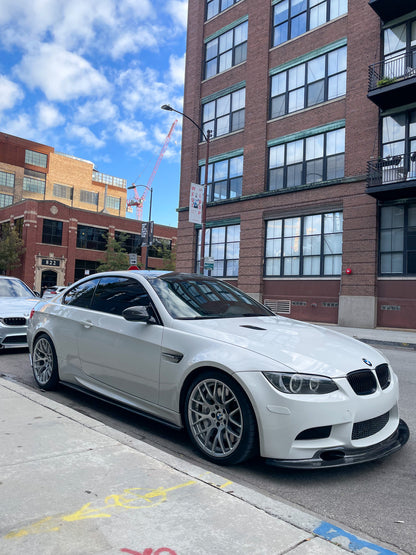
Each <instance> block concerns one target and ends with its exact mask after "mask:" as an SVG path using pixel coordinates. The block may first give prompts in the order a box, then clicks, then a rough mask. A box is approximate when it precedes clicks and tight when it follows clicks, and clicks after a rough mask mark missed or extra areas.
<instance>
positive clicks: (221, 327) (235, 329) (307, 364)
mask: <svg viewBox="0 0 416 555" xmlns="http://www.w3.org/2000/svg"><path fill="white" fill-rule="evenodd" d="M179 327H181V328H182V329H184V328H187V331H189V332H191V333H193V334H196V335H200V336H203V337H207V338H210V339H213V340H216V341H221V342H224V343H228V344H232V345H235V346H238V347H242V348H244V349H248V350H250V351H252V352H255V353H257V354H259V355H261V356H264V357H267V358H270V359H273V360H274V361H276V362H278V363H280V364H283V365H285V366H286V367H288V369H290V370H292V371H295V372H302V373H306V374H318V375H324V376H328V377H332V378H337V377H343V376H345V375H346V373H348V372H351V371H352V370H358V369H361V368H368V367H369V366H368V362H370V363H371V364H372V366H371V367H373V368H374V367H375V366H377V365H378V364H381V363H383V362H384V363H385V362H386V360H385V359H384V357H383V356H382V355H381V353H379V352H378V351H376V350H375V349H373V348H372V347H370V346H369V345H366V344H365V343H362V342H361V341H357V340H356V339H353V338H351V337H348V336H346V335H343V334H341V333H338V332H335V331H332V330H329V329H326V328H323V327H320V326H316V325H312V324H306V323H304V322H299V321H297V320H291V319H289V318H283V317H280V316H276V317H250V318H226V319H209V320H193V321H189V320H187V321H186V323H185V321H184V320H182V321H181V325H180V326H179ZM364 360H366V361H367V363H366V362H364ZM259 362H260V360H259ZM258 370H261V368H258Z"/></svg>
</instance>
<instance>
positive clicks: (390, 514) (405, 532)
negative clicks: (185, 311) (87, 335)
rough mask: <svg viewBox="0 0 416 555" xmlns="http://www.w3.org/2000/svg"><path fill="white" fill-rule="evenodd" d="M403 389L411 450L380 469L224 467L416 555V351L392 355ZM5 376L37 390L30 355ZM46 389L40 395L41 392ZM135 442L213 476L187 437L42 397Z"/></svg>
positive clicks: (106, 409)
mask: <svg viewBox="0 0 416 555" xmlns="http://www.w3.org/2000/svg"><path fill="white" fill-rule="evenodd" d="M383 352H384V354H385V355H386V356H387V357H388V358H389V360H390V362H391V363H392V365H393V367H394V368H395V370H396V372H397V374H398V376H399V380H400V390H401V403H400V409H401V417H402V418H403V419H404V420H405V421H406V422H407V423H408V425H409V427H410V430H411V437H410V440H409V442H408V444H407V445H406V446H405V447H404V448H403V449H402V450H401V451H400V452H398V453H396V454H394V455H392V456H391V457H389V458H387V459H385V460H383V461H377V462H373V463H367V464H362V465H357V466H352V467H343V468H338V469H326V470H314V471H305V470H287V469H279V468H276V467H272V466H269V465H267V464H266V463H265V462H264V461H263V460H261V459H257V460H254V461H250V462H248V463H246V464H243V465H240V466H237V467H231V468H228V467H227V468H224V467H222V468H221V469H220V473H221V475H222V476H224V477H226V478H228V479H229V480H232V481H235V482H238V483H240V484H243V485H246V486H248V487H252V488H254V489H256V490H258V491H260V492H262V493H263V494H265V495H268V496H269V497H271V498H273V499H278V500H279V501H283V502H286V503H288V504H289V505H293V506H295V507H297V508H300V509H302V510H304V511H307V512H309V513H312V514H315V515H317V516H318V517H320V518H322V519H324V520H329V521H331V522H333V523H334V524H337V525H339V526H340V527H342V528H344V529H346V530H348V531H350V532H352V533H355V534H356V535H358V536H360V537H362V538H364V539H369V540H370V541H373V542H374V543H378V544H379V545H383V546H385V547H386V548H388V549H391V550H392V551H396V552H397V553H406V554H409V555H415V554H416V517H415V515H416V439H415V438H416V436H415V434H416V432H415V430H416V408H415V398H416V351H407V350H403V349H389V350H387V349H385V350H384V351H383ZM0 375H3V376H5V377H7V378H8V379H11V380H15V381H18V382H20V383H23V384H25V385H26V386H28V387H30V388H34V389H36V390H38V388H37V386H36V384H35V382H34V379H33V377H32V373H31V368H30V365H29V356H28V352H27V351H25V350H20V351H18V352H17V351H15V352H5V351H3V352H0ZM38 391H39V390H38ZM41 395H45V396H47V397H50V398H53V399H54V400H55V401H57V402H59V403H63V404H65V405H67V406H70V407H71V408H73V409H75V410H77V411H79V412H82V413H84V414H87V415H88V416H91V417H93V418H96V419H97V420H100V421H102V422H104V423H105V424H107V425H109V426H112V427H113V428H116V429H118V430H121V431H123V432H124V433H127V434H129V435H131V436H133V437H136V438H139V439H141V440H143V441H146V442H148V443H151V444H152V445H156V446H158V447H159V448H161V449H164V450H165V451H168V452H170V453H172V454H175V455H177V456H179V457H181V458H186V459H188V460H191V461H192V462H194V463H196V464H198V465H199V466H203V467H204V468H207V469H208V470H212V471H213V472H218V468H217V467H215V466H214V465H211V464H210V463H209V462H207V461H205V460H202V459H201V458H200V457H199V456H198V454H197V453H196V452H195V451H194V450H193V448H192V447H191V445H190V442H189V441H188V439H187V436H186V434H185V433H184V432H177V431H174V430H171V429H170V428H167V427H165V426H163V425H160V424H157V423H155V422H152V421H150V420H147V419H145V418H143V417H140V416H137V415H135V414H132V413H130V412H128V411H125V410H123V409H118V408H115V407H112V406H110V405H108V404H106V403H104V402H101V401H98V400H95V399H92V398H90V397H88V396H86V395H83V394H81V393H78V392H75V391H73V390H70V389H67V388H64V387H61V388H60V390H59V391H56V392H49V393H46V392H41Z"/></svg>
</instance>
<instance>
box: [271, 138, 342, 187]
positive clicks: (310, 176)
mask: <svg viewBox="0 0 416 555" xmlns="http://www.w3.org/2000/svg"><path fill="white" fill-rule="evenodd" d="M344 151H345V129H337V130H335V131H328V132H327V133H321V134H319V135H312V136H310V137H306V138H304V139H299V140H297V141H291V142H287V143H283V144H279V145H276V146H272V147H270V148H269V190H270V191H273V190H277V189H287V188H291V187H297V186H299V185H307V184H309V183H319V182H320V181H329V180H331V179H337V178H339V177H343V176H344Z"/></svg>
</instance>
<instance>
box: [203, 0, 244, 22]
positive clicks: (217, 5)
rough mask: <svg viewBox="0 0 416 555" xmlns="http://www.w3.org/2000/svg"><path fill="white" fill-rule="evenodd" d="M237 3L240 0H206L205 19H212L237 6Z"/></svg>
mask: <svg viewBox="0 0 416 555" xmlns="http://www.w3.org/2000/svg"><path fill="white" fill-rule="evenodd" d="M239 1H240V0H207V13H206V19H207V20H208V19H211V17H214V16H215V15H217V14H219V13H220V12H222V11H224V10H226V9H227V8H229V7H230V6H233V5H234V4H237V2H239Z"/></svg>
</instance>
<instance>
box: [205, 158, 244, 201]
mask: <svg viewBox="0 0 416 555" xmlns="http://www.w3.org/2000/svg"><path fill="white" fill-rule="evenodd" d="M199 172H200V181H199V182H200V183H204V182H205V164H204V165H203V166H201V167H200V170H199ZM242 188H243V156H234V157H232V158H228V159H226V160H219V161H218V162H213V163H211V164H208V186H207V201H208V202H216V201H218V200H224V199H229V198H237V197H241V194H242Z"/></svg>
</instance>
